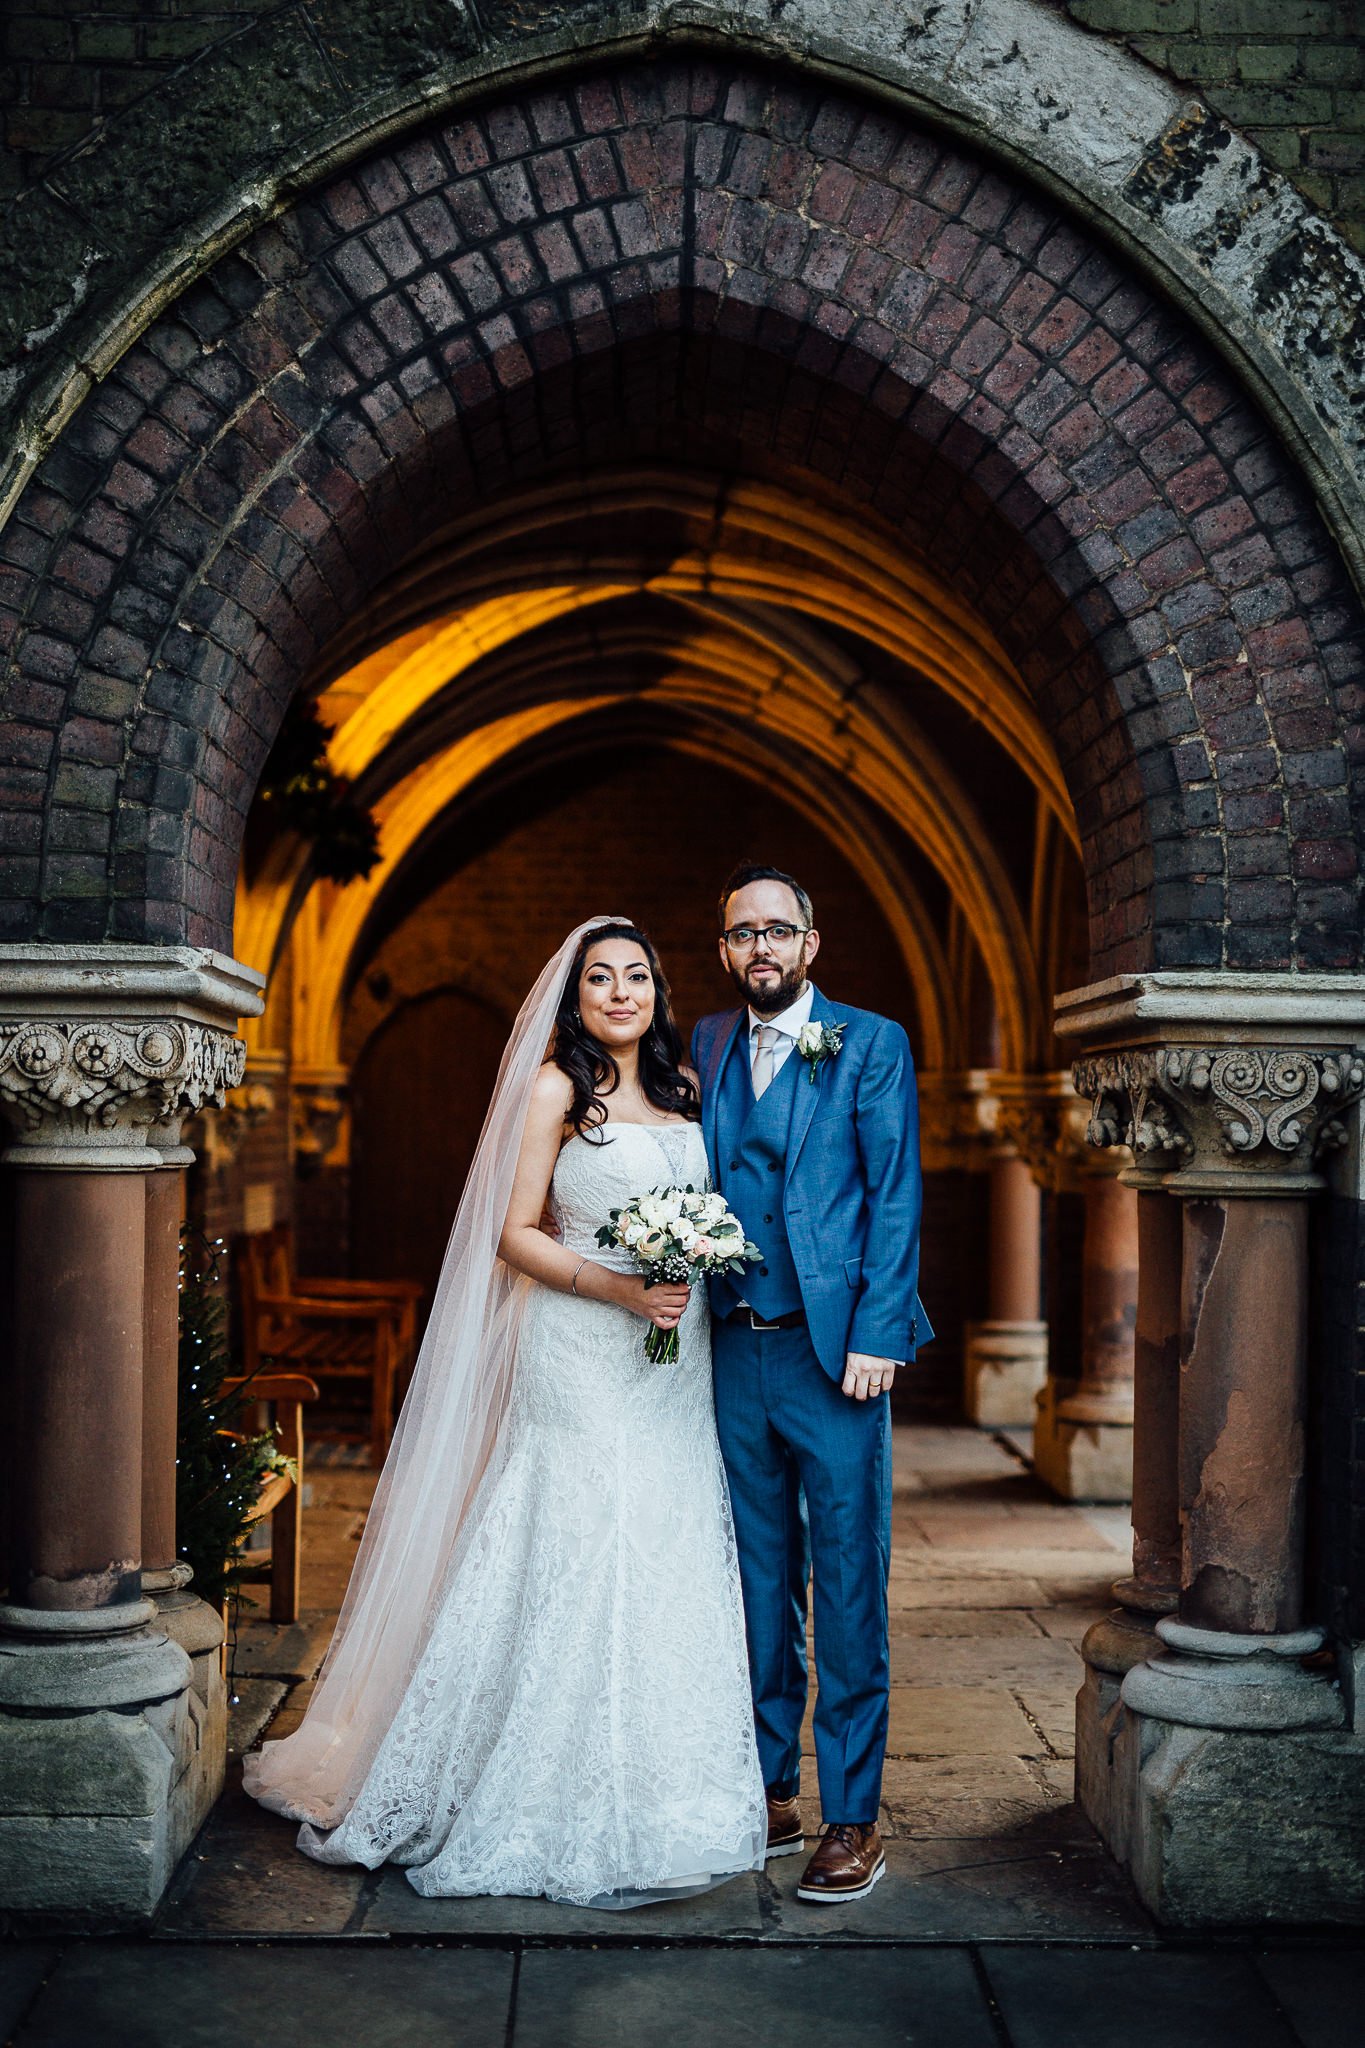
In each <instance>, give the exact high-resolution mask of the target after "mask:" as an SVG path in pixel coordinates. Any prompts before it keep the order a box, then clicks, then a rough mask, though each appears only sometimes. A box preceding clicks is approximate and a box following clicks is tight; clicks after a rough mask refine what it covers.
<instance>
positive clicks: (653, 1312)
mask: <svg viewBox="0 0 1365 2048" xmlns="http://www.w3.org/2000/svg"><path fill="white" fill-rule="evenodd" d="M621 1280H622V1283H623V1284H622V1287H621V1292H620V1295H619V1297H618V1299H619V1301H620V1304H621V1307H622V1308H628V1309H629V1310H630V1311H631V1313H632V1315H637V1316H643V1317H644V1319H645V1321H646V1322H647V1323H653V1324H654V1326H655V1328H656V1329H659V1330H676V1329H677V1327H678V1324H679V1323H680V1322H681V1321H682V1315H683V1310H684V1309H685V1308H686V1307H687V1303H688V1297H689V1296H690V1294H691V1291H692V1290H691V1289H690V1288H689V1287H684V1286H683V1285H682V1284H681V1283H680V1282H675V1281H668V1280H665V1281H663V1282H662V1283H661V1284H660V1285H659V1286H658V1287H646V1286H645V1283H644V1280H643V1278H642V1277H641V1275H640V1274H638V1273H623V1274H622V1275H621Z"/></svg>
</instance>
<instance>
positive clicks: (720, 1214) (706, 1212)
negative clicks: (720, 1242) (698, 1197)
mask: <svg viewBox="0 0 1365 2048" xmlns="http://www.w3.org/2000/svg"><path fill="white" fill-rule="evenodd" d="M728 1213H729V1212H728V1209H727V1206H726V1201H725V1197H724V1195H708V1196H707V1197H706V1200H705V1202H704V1203H703V1205H702V1210H701V1215H702V1220H703V1222H704V1223H705V1224H706V1225H707V1227H708V1229H709V1228H710V1226H711V1224H713V1223H720V1222H722V1221H723V1220H724V1218H725V1217H726V1215H727V1214H728Z"/></svg>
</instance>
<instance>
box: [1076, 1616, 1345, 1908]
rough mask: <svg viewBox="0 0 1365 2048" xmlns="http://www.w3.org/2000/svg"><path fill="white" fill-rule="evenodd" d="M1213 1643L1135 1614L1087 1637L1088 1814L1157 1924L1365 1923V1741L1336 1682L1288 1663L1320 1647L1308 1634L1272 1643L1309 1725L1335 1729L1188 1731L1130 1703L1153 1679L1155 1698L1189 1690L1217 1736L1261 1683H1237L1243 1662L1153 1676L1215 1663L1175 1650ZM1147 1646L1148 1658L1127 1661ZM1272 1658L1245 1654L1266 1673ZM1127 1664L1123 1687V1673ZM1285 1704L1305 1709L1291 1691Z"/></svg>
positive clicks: (1082, 1720)
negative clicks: (1347, 1724)
mask: <svg viewBox="0 0 1365 2048" xmlns="http://www.w3.org/2000/svg"><path fill="white" fill-rule="evenodd" d="M1208 1633H1209V1632H1208V1631H1205V1630H1198V1631H1193V1630H1189V1629H1188V1628H1186V1627H1185V1626H1184V1625H1183V1624H1181V1623H1178V1622H1176V1623H1171V1622H1167V1621H1157V1622H1155V1624H1154V1625H1153V1626H1148V1618H1147V1617H1144V1616H1142V1615H1139V1614H1135V1613H1132V1612H1131V1611H1130V1612H1128V1613H1126V1614H1124V1615H1123V1616H1122V1617H1119V1616H1114V1615H1111V1616H1108V1617H1106V1619H1105V1620H1104V1621H1102V1622H1098V1623H1096V1625H1095V1627H1094V1628H1093V1629H1091V1630H1090V1632H1089V1634H1088V1635H1087V1636H1086V1638H1085V1642H1084V1643H1083V1645H1082V1651H1081V1654H1082V1656H1083V1657H1084V1658H1085V1662H1086V1676H1085V1683H1084V1685H1083V1686H1082V1688H1081V1692H1080V1695H1079V1697H1078V1699H1077V1702H1076V1735H1077V1741H1076V1790H1077V1796H1078V1798H1079V1800H1080V1803H1081V1806H1082V1808H1083V1810H1084V1811H1085V1813H1086V1815H1087V1817H1088V1818H1089V1819H1090V1820H1091V1821H1092V1822H1093V1824H1094V1826H1095V1828H1096V1830H1097V1831H1098V1833H1099V1834H1100V1836H1101V1838H1102V1840H1103V1841H1104V1844H1105V1846H1106V1848H1108V1850H1109V1851H1110V1853H1111V1854H1112V1855H1113V1856H1114V1857H1115V1858H1116V1859H1117V1860H1118V1861H1119V1862H1120V1863H1122V1864H1124V1865H1125V1866H1126V1867H1127V1869H1128V1871H1129V1874H1130V1876H1131V1877H1132V1879H1133V1883H1134V1885H1135V1887H1136V1889H1137V1891H1138V1893H1139V1895H1140V1897H1141V1898H1142V1901H1143V1904H1144V1905H1145V1906H1146V1907H1147V1908H1148V1909H1149V1911H1150V1912H1151V1913H1152V1914H1154V1916H1155V1917H1156V1919H1157V1920H1159V1921H1160V1922H1161V1923H1162V1925H1163V1926H1168V1927H1183V1928H1219V1927H1221V1928H1231V1927H1245V1926H1249V1925H1257V1924H1262V1925H1263V1924H1267V1923H1274V1922H1280V1923H1284V1924H1296V1925H1314V1924H1324V1923H1326V1924H1332V1925H1347V1926H1354V1925H1358V1924H1360V1923H1362V1922H1365V1739H1362V1737H1361V1736H1360V1735H1357V1734H1352V1733H1350V1732H1349V1731H1348V1730H1347V1729H1346V1728H1344V1727H1343V1726H1342V1725H1341V1723H1342V1720H1343V1716H1344V1704H1343V1701H1342V1698H1341V1695H1340V1694H1339V1692H1338V1691H1337V1690H1336V1688H1335V1687H1334V1686H1333V1685H1332V1683H1331V1681H1330V1679H1327V1678H1325V1677H1323V1676H1321V1675H1320V1674H1314V1673H1307V1672H1304V1671H1302V1669H1301V1667H1300V1666H1299V1664H1298V1662H1297V1657H1298V1656H1299V1655H1301V1654H1303V1651H1302V1647H1301V1641H1302V1640H1307V1641H1309V1642H1311V1643H1316V1642H1317V1641H1318V1640H1320V1638H1319V1637H1318V1635H1317V1632H1316V1631H1307V1630H1306V1631H1304V1632H1303V1638H1302V1639H1299V1638H1282V1639H1280V1640H1281V1641H1282V1642H1285V1643H1291V1644H1295V1645H1296V1648H1295V1650H1294V1651H1292V1652H1289V1653H1287V1654H1281V1655H1280V1662H1281V1663H1282V1664H1285V1665H1286V1666H1287V1669H1291V1670H1293V1671H1294V1672H1295V1673H1296V1674H1297V1677H1298V1678H1299V1679H1301V1680H1303V1681H1305V1682H1306V1684H1307V1685H1308V1686H1309V1687H1310V1688H1311V1689H1312V1691H1313V1693H1314V1696H1315V1699H1316V1701H1317V1706H1316V1711H1318V1712H1321V1713H1324V1714H1326V1713H1328V1712H1330V1713H1333V1714H1334V1715H1335V1717H1336V1718H1335V1723H1334V1725H1332V1726H1324V1727H1305V1726H1303V1725H1301V1723H1294V1722H1291V1723H1290V1725H1288V1726H1287V1727H1286V1726H1272V1725H1270V1724H1269V1723H1268V1722H1264V1723H1262V1724H1261V1725H1257V1726H1247V1725H1244V1724H1234V1725H1225V1724H1218V1725H1197V1726H1192V1725H1189V1722H1188V1720H1184V1721H1176V1720H1174V1719H1170V1718H1167V1717H1165V1716H1163V1715H1159V1714H1157V1713H1154V1712H1150V1711H1147V1710H1144V1709H1142V1708H1139V1707H1137V1706H1136V1705H1135V1704H1134V1702H1135V1700H1136V1699H1139V1698H1142V1697H1149V1698H1150V1697H1151V1694H1152V1685H1153V1681H1152V1679H1151V1677H1150V1675H1149V1674H1151V1673H1152V1671H1153V1670H1154V1669H1155V1670H1156V1671H1157V1672H1158V1674H1160V1675H1159V1676H1158V1678H1157V1680H1156V1684H1158V1685H1164V1686H1165V1687H1166V1688H1167V1689H1168V1690H1171V1689H1173V1688H1174V1687H1176V1686H1179V1685H1185V1686H1186V1687H1187V1688H1188V1693H1189V1697H1188V1698H1186V1697H1184V1696H1181V1697H1179V1698H1178V1699H1177V1701H1176V1704H1177V1705H1178V1706H1180V1707H1181V1708H1182V1709H1183V1710H1184V1711H1185V1713H1186V1714H1188V1713H1189V1712H1190V1711H1192V1710H1194V1709H1195V1707H1196V1706H1197V1704H1198V1702H1199V1699H1200V1695H1201V1693H1202V1695H1203V1710H1204V1711H1205V1712H1206V1713H1221V1714H1222V1715H1223V1716H1224V1723H1226V1722H1227V1721H1228V1720H1229V1719H1230V1717H1231V1716H1232V1715H1233V1714H1235V1713H1237V1712H1239V1711H1242V1710H1243V1708H1244V1707H1245V1705H1246V1702H1247V1698H1248V1697H1249V1696H1250V1694H1252V1693H1254V1692H1255V1691H1256V1690H1257V1688H1258V1685H1259V1684H1260V1683H1261V1682H1262V1681H1258V1680H1256V1679H1253V1680H1252V1681H1251V1682H1250V1684H1249V1683H1248V1681H1247V1679H1246V1676H1245V1674H1244V1673H1243V1674H1240V1675H1239V1674H1238V1673H1237V1672H1236V1671H1235V1669H1234V1667H1235V1666H1236V1665H1237V1664H1238V1663H1239V1662H1246V1661H1249V1660H1248V1659H1247V1658H1246V1657H1245V1656H1244V1655H1243V1654H1242V1653H1237V1654H1236V1655H1233V1656H1225V1657H1224V1658H1222V1660H1221V1665H1222V1667H1223V1668H1222V1674H1221V1677H1219V1676H1218V1675H1216V1674H1215V1675H1210V1674H1209V1673H1208V1672H1207V1670H1204V1671H1203V1672H1202V1675H1201V1673H1200V1672H1199V1671H1195V1672H1193V1673H1191V1674H1190V1675H1189V1676H1187V1677H1185V1678H1183V1679H1176V1678H1172V1677H1171V1676H1170V1675H1169V1672H1164V1671H1163V1670H1162V1667H1163V1666H1165V1665H1167V1664H1168V1663H1174V1661H1175V1660H1176V1658H1178V1657H1181V1658H1184V1659H1185V1660H1186V1661H1188V1662H1189V1663H1191V1664H1194V1665H1199V1666H1208V1665H1211V1664H1214V1663H1217V1662H1218V1661H1219V1660H1217V1659H1215V1658H1213V1657H1211V1656H1204V1657H1199V1658H1197V1657H1195V1656H1194V1655H1193V1654H1191V1653H1190V1652H1189V1651H1188V1650H1183V1651H1182V1650H1178V1649H1176V1648H1175V1647H1174V1642H1175V1641H1176V1640H1180V1641H1184V1640H1185V1639H1187V1638H1189V1637H1191V1636H1194V1635H1198V1636H1199V1637H1201V1638H1202V1637H1206V1636H1207V1634H1208ZM1144 1638H1145V1639H1146V1641H1147V1643H1148V1645H1149V1648H1150V1655H1149V1657H1148V1658H1146V1659H1140V1660H1138V1661H1135V1662H1131V1663H1129V1662H1128V1660H1129V1658H1130V1656H1131V1655H1132V1654H1133V1653H1134V1652H1135V1651H1136V1650H1137V1648H1138V1647H1139V1645H1140V1643H1141V1641H1142V1640H1143V1639H1144ZM1223 1640H1224V1641H1225V1642H1226V1641H1227V1639H1226V1638H1223ZM1237 1640H1240V1639H1237ZM1249 1640H1253V1641H1261V1640H1263V1639H1260V1638H1253V1639H1249ZM1204 1647H1205V1645H1203V1644H1201V1645H1200V1648H1201V1649H1202V1648H1204ZM1276 1654H1277V1653H1276V1652H1274V1651H1269V1652H1267V1651H1264V1650H1261V1651H1258V1652H1255V1653H1254V1655H1255V1656H1257V1657H1259V1658H1260V1659H1261V1661H1262V1662H1265V1663H1269V1662H1273V1661H1274V1659H1275V1656H1276ZM1125 1663H1127V1664H1128V1669H1127V1672H1126V1674H1124V1673H1122V1672H1121V1671H1120V1670H1119V1668H1118V1667H1119V1666H1120V1665H1123V1664H1125ZM1282 1698H1284V1699H1287V1702H1288V1705H1289V1707H1290V1709H1291V1711H1297V1712H1299V1713H1302V1712H1303V1711H1304V1701H1303V1699H1302V1697H1301V1696H1300V1695H1299V1694H1297V1693H1296V1692H1295V1688H1294V1683H1293V1681H1292V1680H1290V1681H1289V1682H1288V1684H1287V1686H1286V1688H1285V1692H1284V1694H1283V1695H1282ZM1229 1699H1232V1700H1233V1701H1236V1700H1241V1702H1242V1707H1240V1708H1239V1707H1238V1706H1236V1705H1229V1704H1228V1701H1229ZM1264 1710H1265V1695H1264V1694H1263V1695H1262V1711H1264Z"/></svg>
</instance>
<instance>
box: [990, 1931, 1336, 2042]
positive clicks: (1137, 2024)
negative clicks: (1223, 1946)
mask: <svg viewBox="0 0 1365 2048" xmlns="http://www.w3.org/2000/svg"><path fill="white" fill-rule="evenodd" d="M982 1962H983V1964H984V1966H985V1970H986V1975H987V1977H988V1978H989V1980H990V1984H991V1989H992V1990H993V1991H994V1993H995V1997H996V2000H997V2002H998V2004H999V2006H1000V2011H1001V2014H1002V2016H1003V2018H1004V2022H1005V2027H1006V2030H1007V2032H1008V2034H1009V2038H1010V2041H1011V2043H1012V2048H1158V2044H1160V2048H1165V2044H1167V2043H1170V2044H1172V2048H1176V2044H1178V2048H1298V2044H1297V2043H1296V2042H1295V2040H1294V2036H1293V2033H1292V2032H1291V2031H1290V2029H1289V2027H1288V2026H1287V2025H1286V2023H1285V2021H1284V2020H1283V2019H1282V2018H1281V2017H1280V2015H1279V2013H1278V2012H1277V2011H1276V2008H1275V2001H1274V1999H1273V1998H1272V1996H1271V1995H1270V1993H1269V1992H1268V1991H1267V1989H1266V1986H1265V1984H1264V1983H1263V1982H1262V1981H1261V1979H1260V1978H1259V1977H1258V1976H1257V1974H1256V1971H1255V1969H1254V1968H1253V1967H1252V1964H1251V1961H1250V1959H1249V1958H1248V1957H1246V1956H1243V1955H1227V1954H1217V1953H1214V1954H1203V1955H1191V1954H1173V1953H1171V1952H1169V1951H1168V1952H1162V1953H1158V1954H1155V1955H1141V1954H1133V1953H1132V1952H1131V1951H1124V1950H1122V1949H1117V1950H1116V1949H1093V1950H1090V1951H1088V1952H1077V1951H1075V1950H1066V1949H1062V1950H1058V1949H1051V1950H1040V1949H997V1948H989V1949H983V1951H982ZM1332 2048H1345V2040H1344V2038H1342V2037H1338V2038H1337V2040H1336V2041H1334V2042H1333V2043H1332Z"/></svg>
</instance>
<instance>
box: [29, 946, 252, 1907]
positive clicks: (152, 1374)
mask: <svg viewBox="0 0 1365 2048" xmlns="http://www.w3.org/2000/svg"><path fill="white" fill-rule="evenodd" d="M259 988H260V978H259V977H257V976H254V975H251V974H250V972H249V970H246V969H240V968H237V967H236V966H235V963H233V962H231V961H228V960H225V959H223V958H222V957H221V956H220V955H217V954H211V953H202V952H195V951H192V950H190V949H188V948H184V949H181V948H174V949H172V948H167V949H161V948H157V947H113V946H111V947H107V948H93V949H92V948H83V947H74V946H32V947H20V946H3V947H0V1114H3V1117H4V1120H5V1122H6V1123H7V1124H8V1126H9V1128H10V1131H11V1134H12V1142H11V1143H10V1144H9V1146H8V1148H7V1149H6V1151H5V1152H4V1154H3V1159H2V1161H0V1163H3V1165H4V1166H5V1168H6V1169H7V1171H8V1172H9V1173H10V1175H11V1177H12V1195H13V1200H12V1211H13V1215H14V1229H15V1240H16V1241H15V1247H14V1252H15V1257H14V1269H15V1276H16V1280H15V1299H14V1305H13V1317H12V1328H13V1340H14V1367H13V1369H14V1376H15V1381H16V1402H15V1441H14V1443H13V1445H12V1447H11V1451H12V1467H13V1470H14V1472H15V1474H16V1475H17V1476H18V1487H17V1490H16V1497H15V1499H14V1502H13V1508H12V1524H13V1526H12V1545H11V1551H12V1564H13V1569H12V1577H11V1586H10V1598H9V1600H8V1602H7V1603H5V1604H4V1605H3V1606H0V1905H3V1907H4V1908H5V1909H6V1910H7V1911H8V1912H9V1913H10V1914H11V1915H12V1916H14V1917H15V1918H16V1920H17V1922H18V1923H20V1924H22V1923H23V1921H24V1919H25V1917H26V1916H38V1915H41V1916H44V1918H47V1919H50V1918H51V1917H52V1916H54V1915H55V1916H59V1917H60V1918H61V1919H62V1920H63V1921H64V1922H67V1923H71V1924H78V1925H87V1926H96V1927H98V1926H114V1925H120V1924H129V1923H136V1922H137V1921H139V1920H145V1919H146V1918H147V1917H148V1915H149V1914H150V1913H151V1911H152V1910H153V1908H154V1906H155V1904H156V1900H157V1898H158V1897H159V1895H160V1892H161V1890H162V1888H163V1887H164V1885H165V1883H166V1880H167V1879H168V1877H169V1875H170V1872H171V1870H172V1869H173V1868H174V1865H175V1862H176V1860H177V1859H178V1857H179V1855H180V1854H181V1852H182V1850H183V1849H184V1847H185V1846H186V1844H187V1842H188V1840H189V1839H190V1837H191V1836H192V1834H193V1833H194V1831H195V1830H196V1829H197V1827H198V1825H199V1823H200V1821H201V1820H202V1818H203V1813H204V1811H205V1806H204V1797H205V1793H206V1789H207V1787H208V1785H209V1784H210V1782H213V1781H214V1773H213V1771H212V1770H210V1769H208V1768H206V1765H205V1759H204V1738H205V1733H206V1729H207V1721H206V1717H205V1715H204V1713H203V1711H202V1702H201V1701H200V1699H199V1697H198V1695H197V1694H196V1692H195V1689H194V1685H193V1682H192V1680H193V1673H192V1667H191V1663H190V1658H189V1656H187V1654H186V1651H185V1649H184V1648H183V1647H182V1646H181V1644H180V1643H179V1642H178V1641H175V1640H173V1639H172V1636H171V1633H170V1632H169V1630H168V1628H167V1626H166V1624H165V1621H164V1618H163V1617H162V1615H161V1614H160V1613H159V1612H158V1606H157V1602H156V1600H155V1599H153V1598H148V1597H147V1596H146V1593H145V1591H144V1587H143V1582H142V1562H143V1543H144V1529H145V1530H146V1531H147V1533H148V1534H149V1535H150V1537H151V1540H152V1543H153V1545H154V1546H155V1549H156V1552H157V1553H158V1555H159V1554H161V1553H163V1552H165V1551H166V1550H167V1547H168V1544H173V1540H174V1538H173V1528H174V1524H173V1507H172V1505H171V1503H172V1502H173V1487H174V1423H173V1419H172V1420H171V1421H170V1422H169V1423H168V1420H167V1416H166V1413H165V1409H166V1392H167V1387H166V1379H167V1370H168V1361H169V1371H170V1375H171V1379H170V1390H171V1392H172V1394H173V1391H174V1349H173V1345H174V1331H175V1317H176V1308H175V1300H174V1294H173V1291H172V1290H173V1288H174V1281H175V1270H176V1269H175V1265H174V1262H173V1259H172V1258H170V1257H169V1256H168V1253H169V1248H170V1233H171V1229H172V1227H173V1225H172V1217H173V1212H174V1209H175V1207H176V1206H177V1198H176V1196H175V1194H174V1190H173V1185H172V1187H171V1191H170V1193H169V1194H168V1193H167V1191H166V1188H165V1187H158V1188H156V1189H155V1191H154V1192H153V1193H151V1194H150V1195H149V1192H148V1181H149V1178H150V1179H151V1180H152V1181H154V1182H155V1181H161V1182H164V1183H173V1176H172V1175H171V1173H170V1172H169V1170H168V1168H167V1165H166V1157H167V1153H168V1151H171V1150H173V1149H174V1148H175V1147H176V1145H177V1144H178V1135H179V1126H180V1120H181V1118H182V1117H183V1116H184V1115H185V1114H187V1113H188V1112H189V1111H190V1110H192V1109H194V1108H196V1107H198V1106H199V1105H200V1104H201V1103H202V1102H203V1101H205V1100H211V1099H221V1097H222V1093H223V1090H224V1089H225V1088H226V1087H229V1086H231V1085H233V1084H234V1082H235V1081H236V1080H237V1079H238V1078H240V1071H241V1053H242V1048H241V1042H240V1040H238V1039H236V1038H235V1037H233V1036H231V1035H230V1034H229V1033H228V1032H227V1031H225V1030H224V1029H223V1028H222V1026H223V1024H224V1022H225V1021H227V1020H229V1019H232V1020H235V1017H236V1016H237V1015H238V1014H240V1012H241V1011H242V1010H245V1009H249V1008H252V1007H255V1006H256V1005H257V1004H258V1003H259V1000H260V998H259ZM174 1220H175V1221H178V1218H175V1219H174ZM144 1363H146V1366H147V1375H146V1381H145V1384H144ZM144 1449H145V1451H146V1453H147V1463H146V1465H144ZM168 1458H169V1468H168V1466H167V1459H168ZM144 1477H145V1480H146V1484H145V1486H144ZM173 1565H174V1556H173V1551H172V1553H171V1556H170V1559H169V1562H168V1564H167V1565H166V1566H165V1567H164V1569H166V1570H168V1571H169V1570H170V1569H171V1568H172V1567H173ZM154 1575H155V1574H154ZM195 1604H196V1605H197V1606H202V1603H195ZM218 1740H219V1741H221V1732H220V1733H219V1736H218ZM218 1775H219V1776H220V1775H221V1759H220V1760H219V1765H218Z"/></svg>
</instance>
